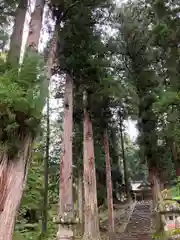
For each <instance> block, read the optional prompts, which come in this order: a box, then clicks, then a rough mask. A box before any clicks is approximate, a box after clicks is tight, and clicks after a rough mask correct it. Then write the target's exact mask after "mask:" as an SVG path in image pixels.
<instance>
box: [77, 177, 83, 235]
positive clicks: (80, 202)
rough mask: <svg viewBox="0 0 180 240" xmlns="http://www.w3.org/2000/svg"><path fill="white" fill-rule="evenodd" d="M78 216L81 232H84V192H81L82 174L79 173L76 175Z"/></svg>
mask: <svg viewBox="0 0 180 240" xmlns="http://www.w3.org/2000/svg"><path fill="white" fill-rule="evenodd" d="M77 191H78V218H79V223H80V226H81V233H82V234H83V232H84V225H83V223H84V215H83V213H84V211H83V209H84V197H83V196H84V194H83V179H82V175H81V174H79V177H78V189H77Z"/></svg>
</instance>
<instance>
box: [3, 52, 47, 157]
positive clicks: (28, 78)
mask: <svg viewBox="0 0 180 240" xmlns="http://www.w3.org/2000/svg"><path fill="white" fill-rule="evenodd" d="M4 65H5V63H4ZM4 65H3V64H2V65H1V66H2V67H1V71H3V70H4V71H3V72H2V74H1V76H0V107H1V113H0V126H1V127H0V141H1V142H2V143H3V144H4V145H5V148H6V149H7V152H8V154H9V155H10V156H11V157H13V156H14V155H15V154H16V153H17V151H18V149H19V144H20V140H21V139H22V138H23V137H25V136H26V135H28V134H32V135H33V136H34V135H35V134H36V131H37V127H38V125H39V122H40V120H41V117H42V106H43V103H42V99H41V92H40V88H41V84H42V77H44V76H42V74H41V75H40V71H42V61H41V58H40V56H38V55H37V54H35V53H32V52H29V53H28V54H27V55H26V57H25V60H24V63H23V64H22V66H21V71H20V72H19V73H18V71H17V69H12V68H7V67H6V68H5V67H4ZM15 143H16V144H15ZM12 147H14V152H12V151H11V152H9V150H10V149H12Z"/></svg>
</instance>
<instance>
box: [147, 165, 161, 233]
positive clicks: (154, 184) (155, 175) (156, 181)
mask: <svg viewBox="0 0 180 240" xmlns="http://www.w3.org/2000/svg"><path fill="white" fill-rule="evenodd" d="M149 178H150V182H151V188H152V198H153V211H154V217H153V220H152V221H153V228H154V229H156V232H158V231H160V230H161V228H162V221H161V216H160V214H159V213H158V212H156V211H155V208H156V206H157V203H158V202H159V201H161V188H160V178H159V172H158V170H157V169H156V168H155V167H152V168H149Z"/></svg>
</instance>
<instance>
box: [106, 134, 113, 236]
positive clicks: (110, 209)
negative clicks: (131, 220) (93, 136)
mask: <svg viewBox="0 0 180 240" xmlns="http://www.w3.org/2000/svg"><path fill="white" fill-rule="evenodd" d="M104 152H105V158H106V182H107V203H108V222H109V226H108V228H109V229H108V230H109V239H111V240H113V239H114V233H115V227H114V209H113V195H112V179H111V162H110V155H109V141H108V134H107V130H106V131H105V132H104Z"/></svg>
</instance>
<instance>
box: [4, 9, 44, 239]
mask: <svg viewBox="0 0 180 240" xmlns="http://www.w3.org/2000/svg"><path fill="white" fill-rule="evenodd" d="M36 5H37V4H36ZM41 7H42V9H43V8H44V5H43V6H41ZM38 8H40V7H39V5H38ZM35 12H36V9H35ZM39 12H40V11H39ZM34 18H36V21H34ZM21 20H22V19H21ZM38 21H42V18H41V16H38V15H37V14H36V15H32V22H35V23H37V24H38V27H35V26H34V31H33V33H32V34H29V36H30V35H31V38H32V36H34V40H35V41H34V46H35V44H38V41H37V36H36V34H37V35H38V36H39V35H40V31H41V25H42V23H41V24H39V22H38ZM15 24H20V23H19V22H17V21H15ZM23 24H24V23H23ZM16 27H18V26H14V29H16ZM30 31H31V30H30ZM35 31H36V32H35ZM28 42H29V39H28ZM11 46H12V49H10V52H11V54H12V53H13V58H14V53H15V52H16V53H17V57H18V58H19V56H20V52H19V53H18V52H17V51H16V50H17V49H16V50H15V51H14V49H13V47H14V46H15V43H11ZM36 49H37V46H36ZM19 50H20V48H19ZM12 60H13V59H12ZM8 61H10V59H8ZM22 135H23V133H22ZM17 137H18V136H17ZM32 141H33V139H32V137H31V136H25V137H24V138H23V139H22V144H21V149H20V150H19V152H18V154H17V156H16V157H15V158H14V159H8V156H7V155H6V153H5V152H2V153H1V162H0V179H1V180H0V183H1V186H0V189H1V192H2V193H3V194H2V196H1V200H0V205H1V207H0V209H1V213H0V222H1V224H0V240H11V239H12V235H13V231H14V225H15V217H16V213H17V211H18V208H19V204H20V201H21V198H22V194H23V189H24V187H25V184H26V178H27V172H28V166H29V161H30V155H31V150H32Z"/></svg>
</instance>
